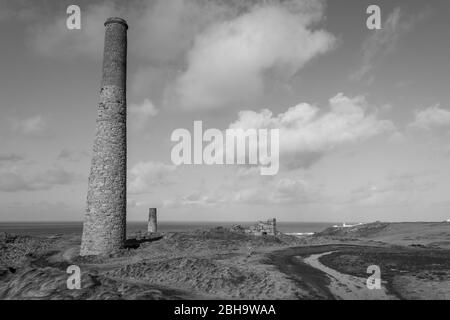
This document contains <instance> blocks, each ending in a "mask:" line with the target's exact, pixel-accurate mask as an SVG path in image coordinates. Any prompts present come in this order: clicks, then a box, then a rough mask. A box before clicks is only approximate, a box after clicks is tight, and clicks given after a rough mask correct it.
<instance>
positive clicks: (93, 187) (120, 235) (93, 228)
mask: <svg viewBox="0 0 450 320" xmlns="http://www.w3.org/2000/svg"><path fill="white" fill-rule="evenodd" d="M105 28H106V30H105V49H104V56H103V78H102V88H101V90H100V102H99V105H98V115H97V129H96V135H95V140H94V148H93V157H92V163H91V172H90V176H89V185H88V194H87V209H86V214H85V221H84V225H83V236H82V242H81V250H80V254H81V255H83V256H86V255H103V254H109V253H112V252H115V251H117V250H119V249H121V248H123V246H124V244H125V240H126V202H127V189H126V183H127V125H126V124H127V108H126V59H127V29H128V26H127V24H126V22H125V20H123V19H120V18H110V19H108V20H107V21H106V22H105Z"/></svg>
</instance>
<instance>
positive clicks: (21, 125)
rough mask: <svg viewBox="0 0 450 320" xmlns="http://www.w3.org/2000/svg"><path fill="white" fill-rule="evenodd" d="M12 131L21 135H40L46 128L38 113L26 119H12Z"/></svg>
mask: <svg viewBox="0 0 450 320" xmlns="http://www.w3.org/2000/svg"><path fill="white" fill-rule="evenodd" d="M11 125H12V129H13V131H15V132H16V133H19V134H23V135H29V136H34V135H40V134H42V133H43V132H44V131H45V130H46V129H47V123H46V121H45V120H44V118H43V117H42V116H40V115H38V116H33V117H30V118H26V119H12V120H11Z"/></svg>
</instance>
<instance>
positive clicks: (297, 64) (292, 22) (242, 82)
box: [177, 1, 334, 109]
mask: <svg viewBox="0 0 450 320" xmlns="http://www.w3.org/2000/svg"><path fill="white" fill-rule="evenodd" d="M281 3H283V2H281ZM288 3H292V2H288ZM298 3H305V1H300V2H298ZM289 8H290V7H289V6H284V5H282V4H277V3H274V2H271V3H269V4H268V5H259V6H255V7H254V8H252V9H251V10H250V11H248V12H246V13H244V14H242V15H240V16H238V17H237V18H235V19H231V20H227V21H224V22H222V23H219V24H217V25H214V26H212V27H210V28H209V29H207V30H206V31H205V32H203V33H201V34H200V35H198V36H197V38H196V40H195V44H194V47H193V48H192V49H191V51H190V52H189V54H188V68H187V70H186V71H185V72H184V73H183V74H182V75H181V77H180V78H179V79H178V83H177V93H178V94H179V98H180V103H181V105H182V106H183V107H184V108H187V109H202V108H203V109H204V108H220V107H224V106H230V105H233V104H241V105H242V104H243V103H248V102H249V101H252V100H253V99H254V98H255V97H258V96H260V95H261V94H262V93H263V91H264V88H265V82H266V81H269V77H268V75H269V74H270V75H272V76H276V77H281V78H290V77H292V76H293V75H294V74H295V73H296V72H298V71H299V70H300V69H301V68H302V67H303V66H304V64H305V63H307V62H308V61H310V60H311V59H312V58H314V57H316V56H318V55H319V54H322V53H325V52H327V51H328V50H330V49H331V48H332V46H333V43H334V37H333V36H332V35H331V34H329V33H327V32H325V31H323V30H313V29H312V28H311V24H312V23H313V22H316V21H317V20H318V19H319V18H320V17H321V16H320V15H318V14H317V11H313V12H312V13H310V14H308V13H305V12H304V11H293V10H292V9H291V10H289Z"/></svg>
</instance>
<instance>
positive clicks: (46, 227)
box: [0, 221, 336, 236]
mask: <svg viewBox="0 0 450 320" xmlns="http://www.w3.org/2000/svg"><path fill="white" fill-rule="evenodd" d="M253 223H254V222H240V221H230V222H215V221H201V222H186V221H180V222H171V221H161V222H159V223H158V228H159V230H160V231H161V232H176V231H186V230H196V229H209V228H212V227H216V226H223V227H231V226H233V225H236V224H240V225H242V226H250V225H252V224H253ZM335 224H336V223H335V222H329V223H328V222H282V221H280V222H277V228H278V230H279V231H281V232H283V233H287V234H297V235H299V234H301V235H310V234H314V233H316V232H320V231H323V230H325V229H327V228H329V227H331V226H333V225H335ZM146 225H147V223H146V222H133V221H132V222H128V223H127V228H128V233H129V234H132V233H134V232H137V231H139V230H145V229H146ZM82 227H83V223H82V222H80V221H78V222H76V221H73V222H64V221H50V222H0V232H7V233H13V234H20V235H33V236H36V235H48V234H81V231H82Z"/></svg>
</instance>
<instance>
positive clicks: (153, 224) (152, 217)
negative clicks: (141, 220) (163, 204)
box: [147, 208, 158, 232]
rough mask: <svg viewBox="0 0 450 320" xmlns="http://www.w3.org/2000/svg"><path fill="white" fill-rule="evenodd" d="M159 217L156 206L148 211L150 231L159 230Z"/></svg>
mask: <svg viewBox="0 0 450 320" xmlns="http://www.w3.org/2000/svg"><path fill="white" fill-rule="evenodd" d="M157 223H158V222H157V218H156V208H150V209H149V211H148V229H147V231H148V232H158V225H157Z"/></svg>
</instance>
